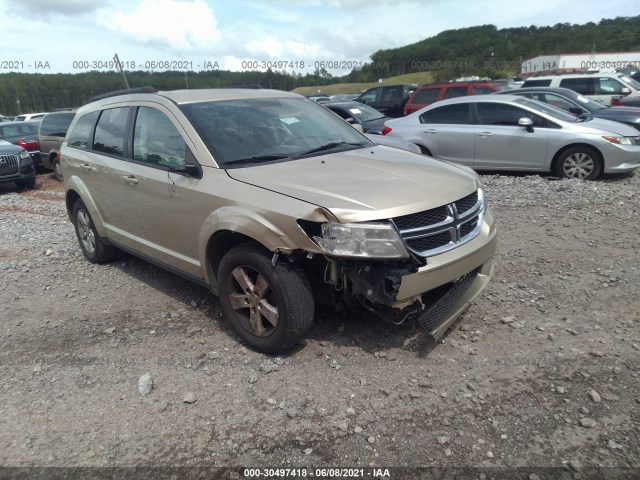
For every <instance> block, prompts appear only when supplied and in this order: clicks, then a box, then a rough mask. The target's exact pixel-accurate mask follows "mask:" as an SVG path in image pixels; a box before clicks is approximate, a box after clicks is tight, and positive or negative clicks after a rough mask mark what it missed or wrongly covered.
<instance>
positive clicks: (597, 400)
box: [589, 388, 602, 403]
mask: <svg viewBox="0 0 640 480" xmlns="http://www.w3.org/2000/svg"><path fill="white" fill-rule="evenodd" d="M589 398H591V400H592V401H593V402H595V403H600V402H601V401H602V398H600V394H599V393H598V392H596V391H595V390H594V389H593V388H592V389H591V390H589Z"/></svg>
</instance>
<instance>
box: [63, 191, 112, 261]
mask: <svg viewBox="0 0 640 480" xmlns="http://www.w3.org/2000/svg"><path fill="white" fill-rule="evenodd" d="M72 218H73V225H74V226H75V227H76V236H77V237H78V243H79V244H80V248H81V249H82V253H84V256H85V257H87V259H88V260H89V261H90V262H91V263H104V262H108V261H109V260H113V259H114V258H116V257H117V256H118V249H117V248H115V247H113V246H111V245H108V244H106V243H105V242H104V240H102V237H100V235H98V232H97V231H96V227H95V225H94V224H93V220H92V219H91V215H89V210H87V207H86V206H85V204H84V202H83V201H82V200H76V203H75V204H74V205H73V216H72Z"/></svg>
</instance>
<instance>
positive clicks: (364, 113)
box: [347, 104, 384, 122]
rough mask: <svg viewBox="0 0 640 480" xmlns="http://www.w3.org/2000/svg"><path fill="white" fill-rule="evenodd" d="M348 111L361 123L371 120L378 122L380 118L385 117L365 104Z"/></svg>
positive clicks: (348, 108) (349, 108) (350, 108)
mask: <svg viewBox="0 0 640 480" xmlns="http://www.w3.org/2000/svg"><path fill="white" fill-rule="evenodd" d="M347 110H348V111H349V113H350V114H351V115H353V116H354V117H356V118H358V120H360V121H361V122H369V121H371V120H377V119H378V118H384V115H383V114H382V113H380V112H379V111H378V110H376V109H375V108H373V107H370V106H368V105H364V104H362V105H355V106H352V107H347Z"/></svg>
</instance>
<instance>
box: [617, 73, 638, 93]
mask: <svg viewBox="0 0 640 480" xmlns="http://www.w3.org/2000/svg"><path fill="white" fill-rule="evenodd" d="M619 78H620V80H622V81H623V82H624V83H626V84H627V85H630V86H632V87H633V88H635V89H636V90H640V82H636V81H635V80H634V79H633V78H631V77H625V76H620V77H619Z"/></svg>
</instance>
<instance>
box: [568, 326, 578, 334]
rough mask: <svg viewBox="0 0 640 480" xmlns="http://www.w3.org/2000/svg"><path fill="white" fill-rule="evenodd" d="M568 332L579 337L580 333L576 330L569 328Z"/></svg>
mask: <svg viewBox="0 0 640 480" xmlns="http://www.w3.org/2000/svg"><path fill="white" fill-rule="evenodd" d="M567 332H569V333H570V334H571V335H574V336H576V335H578V332H577V331H576V329H575V328H567Z"/></svg>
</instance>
